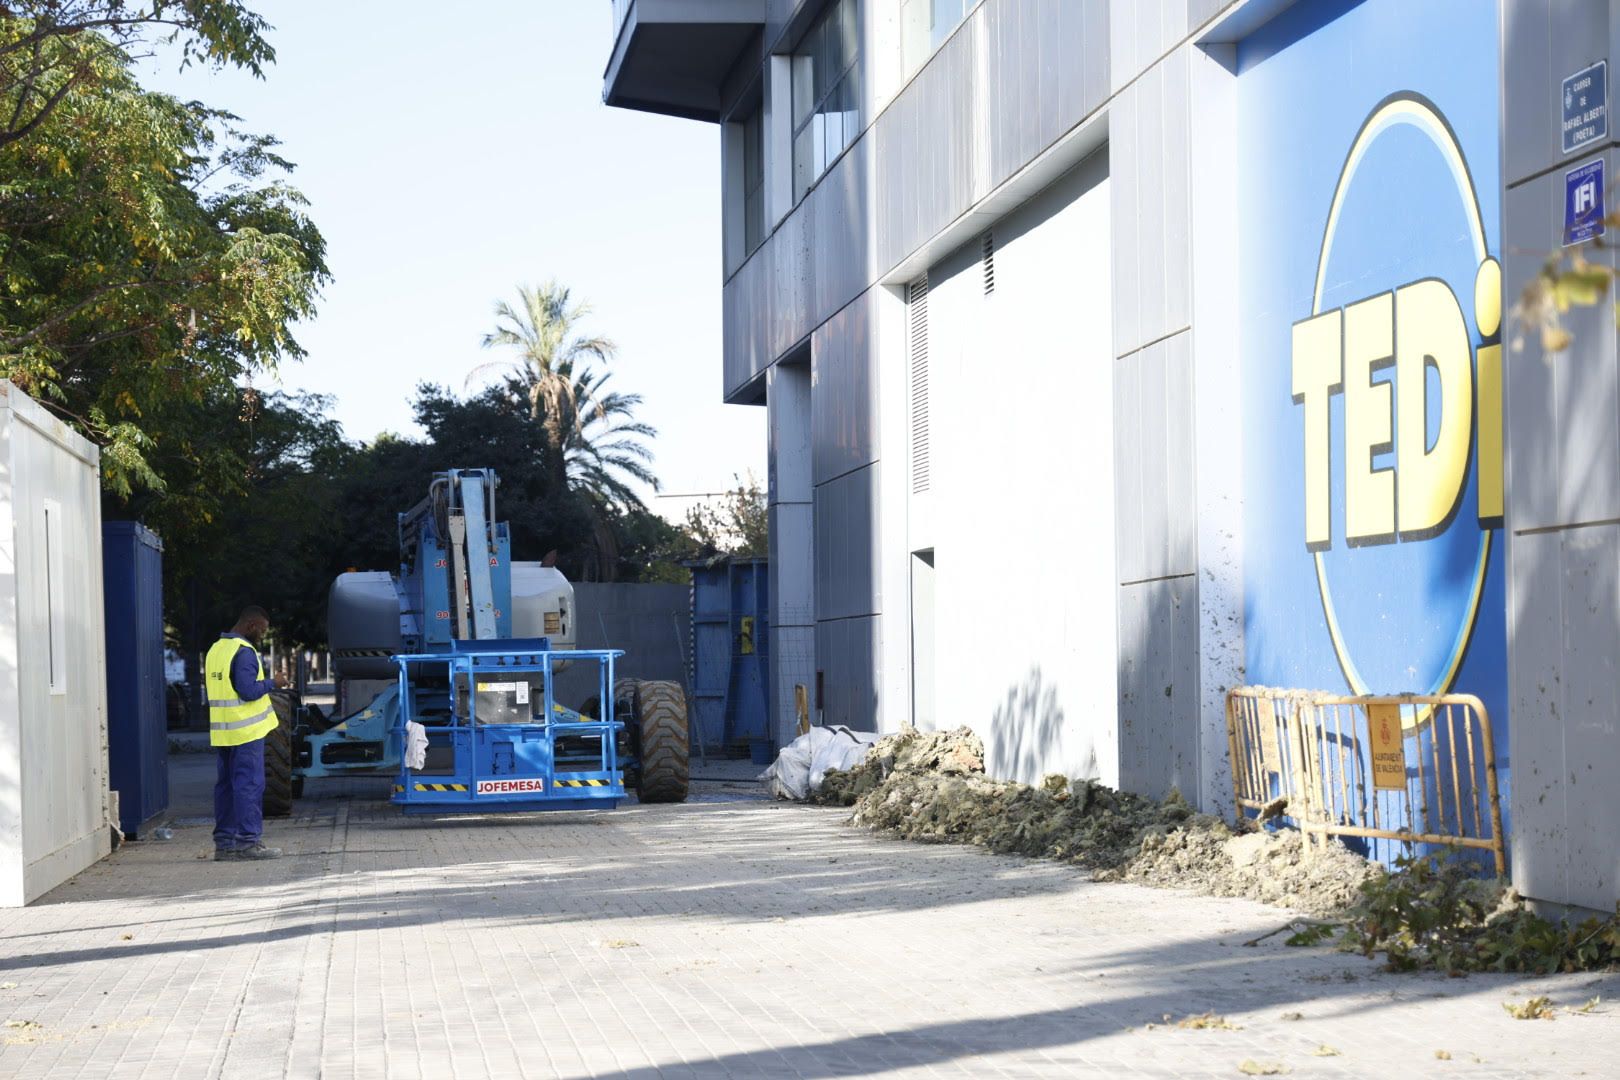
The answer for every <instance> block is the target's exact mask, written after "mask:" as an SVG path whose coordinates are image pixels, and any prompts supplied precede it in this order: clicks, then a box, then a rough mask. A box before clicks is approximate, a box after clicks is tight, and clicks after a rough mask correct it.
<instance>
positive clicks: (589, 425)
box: [563, 364, 660, 512]
mask: <svg viewBox="0 0 1620 1080" xmlns="http://www.w3.org/2000/svg"><path fill="white" fill-rule="evenodd" d="M565 366H566V367H568V368H569V369H570V372H571V369H572V364H568V365H565ZM611 378H612V376H611V375H609V374H608V373H607V372H601V373H597V372H594V371H591V370H590V369H589V368H586V369H584V370H582V371H580V372H579V374H578V375H576V376H575V377H574V381H573V384H572V386H571V387H570V390H569V398H570V401H571V402H572V405H573V408H572V411H571V413H570V416H571V418H572V423H571V424H570V425H569V428H568V431H567V433H566V438H565V440H564V443H563V460H564V468H565V472H566V475H567V477H568V486H569V487H571V488H573V489H574V490H576V491H580V492H583V493H584V494H585V495H586V496H587V497H588V498H590V499H591V500H592V501H593V502H597V503H599V504H601V505H603V506H606V507H609V508H611V509H613V510H615V511H621V512H622V511H626V510H645V509H646V508H647V507H646V504H645V503H643V502H642V501H641V496H639V495H637V494H636V492H635V489H634V488H632V487H631V486H630V485H629V483H628V482H627V480H639V481H640V482H641V483H643V484H646V485H647V486H648V487H650V488H652V489H653V490H654V491H657V490H658V489H659V487H660V484H659V482H658V477H657V476H655V475H654V474H653V471H652V469H651V468H650V467H649V466H650V465H651V463H652V459H653V455H652V451H651V450H649V449H648V448H647V445H646V444H645V443H644V442H642V441H641V440H642V439H651V438H653V437H654V436H656V435H657V434H658V429H656V428H654V427H653V426H652V425H651V424H646V423H643V422H641V421H639V420H636V419H634V417H633V414H634V412H635V409H636V406H638V405H640V404H641V395H640V394H621V393H620V392H619V391H617V390H609V389H608V388H607V384H608V380H609V379H611Z"/></svg>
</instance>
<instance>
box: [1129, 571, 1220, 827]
mask: <svg viewBox="0 0 1620 1080" xmlns="http://www.w3.org/2000/svg"><path fill="white" fill-rule="evenodd" d="M1196 586H1197V580H1196V579H1195V578H1192V577H1178V578H1168V579H1163V580H1159V581H1148V582H1142V583H1140V584H1136V585H1124V586H1121V587H1120V590H1119V630H1120V637H1119V651H1120V664H1119V725H1120V734H1119V786H1120V788H1121V789H1122V790H1125V791H1134V792H1138V793H1141V794H1145V795H1152V796H1154V797H1155V798H1163V797H1164V796H1165V795H1167V794H1169V792H1170V790H1171V789H1172V788H1174V789H1175V790H1178V791H1180V792H1182V793H1183V794H1185V795H1189V796H1190V795H1194V794H1196V793H1197V791H1198V779H1199V764H1200V760H1199V759H1200V753H1199V724H1198V622H1197V588H1196Z"/></svg>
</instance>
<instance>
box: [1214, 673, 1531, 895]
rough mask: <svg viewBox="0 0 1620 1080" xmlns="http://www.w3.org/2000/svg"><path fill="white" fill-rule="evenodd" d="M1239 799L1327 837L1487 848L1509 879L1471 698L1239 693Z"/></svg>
mask: <svg viewBox="0 0 1620 1080" xmlns="http://www.w3.org/2000/svg"><path fill="white" fill-rule="evenodd" d="M1227 734H1228V739H1229V741H1230V745H1231V753H1232V785H1233V795H1234V797H1235V799H1236V801H1237V805H1238V807H1239V808H1240V812H1241V811H1247V810H1254V811H1256V812H1257V813H1261V814H1264V812H1265V811H1267V810H1268V809H1269V810H1271V811H1273V812H1278V811H1280V809H1281V807H1280V806H1279V804H1278V802H1277V800H1278V799H1281V798H1286V799H1287V800H1288V801H1287V803H1286V807H1287V813H1288V816H1289V817H1291V818H1293V819H1294V821H1295V822H1296V823H1297V824H1298V825H1299V827H1300V829H1301V830H1302V831H1303V832H1304V833H1305V835H1306V837H1307V840H1308V842H1310V843H1311V845H1312V846H1314V845H1315V842H1316V841H1317V839H1318V838H1324V837H1326V836H1357V837H1363V838H1367V839H1384V840H1396V841H1400V842H1402V843H1407V844H1449V845H1454V846H1457V847H1464V848H1477V849H1481V850H1485V851H1489V852H1491V854H1492V856H1493V857H1494V858H1495V862H1496V872H1497V874H1498V875H1502V874H1505V873H1506V872H1507V851H1506V843H1505V838H1504V837H1503V835H1502V809H1501V801H1500V797H1499V794H1498V790H1497V779H1496V747H1495V743H1494V741H1493V740H1492V736H1491V724H1490V716H1489V714H1488V713H1487V712H1486V710H1485V705H1484V703H1483V702H1481V701H1480V700H1479V698H1477V697H1475V696H1473V695H1472V694H1398V695H1390V696H1376V695H1362V696H1354V697H1345V696H1337V695H1332V694H1323V693H1312V692H1309V691H1302V690H1273V689H1267V688H1264V687H1239V688H1238V689H1236V690H1233V691H1231V692H1230V693H1229V694H1228V695H1227Z"/></svg>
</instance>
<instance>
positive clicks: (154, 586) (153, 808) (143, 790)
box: [101, 521, 169, 837]
mask: <svg viewBox="0 0 1620 1080" xmlns="http://www.w3.org/2000/svg"><path fill="white" fill-rule="evenodd" d="M101 553H102V566H103V568H104V574H103V581H104V589H105V596H106V604H107V751H108V775H109V783H110V785H111V787H112V789H113V790H114V791H116V792H118V820H119V828H120V829H122V830H123V831H124V834H125V835H126V836H131V837H135V836H139V835H140V832H141V830H142V828H143V827H144V826H145V824H146V823H147V822H148V821H150V820H151V819H152V818H153V817H154V816H156V815H157V814H160V813H162V812H163V811H164V810H166V809H168V807H169V734H168V715H167V710H166V707H165V706H166V702H165V700H164V680H163V542H162V541H161V540H159V539H158V537H157V534H156V533H154V532H152V531H151V530H150V529H148V528H146V527H145V526H144V525H141V524H139V523H138V522H133V521H109V522H107V523H106V524H105V525H103V526H102V530H101Z"/></svg>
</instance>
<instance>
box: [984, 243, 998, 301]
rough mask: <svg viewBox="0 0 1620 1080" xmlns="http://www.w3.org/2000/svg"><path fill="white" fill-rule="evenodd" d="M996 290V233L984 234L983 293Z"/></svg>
mask: <svg viewBox="0 0 1620 1080" xmlns="http://www.w3.org/2000/svg"><path fill="white" fill-rule="evenodd" d="M995 291H996V234H995V233H988V232H987V233H985V234H984V295H986V296H989V295H990V294H991V293H993V292H995Z"/></svg>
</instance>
